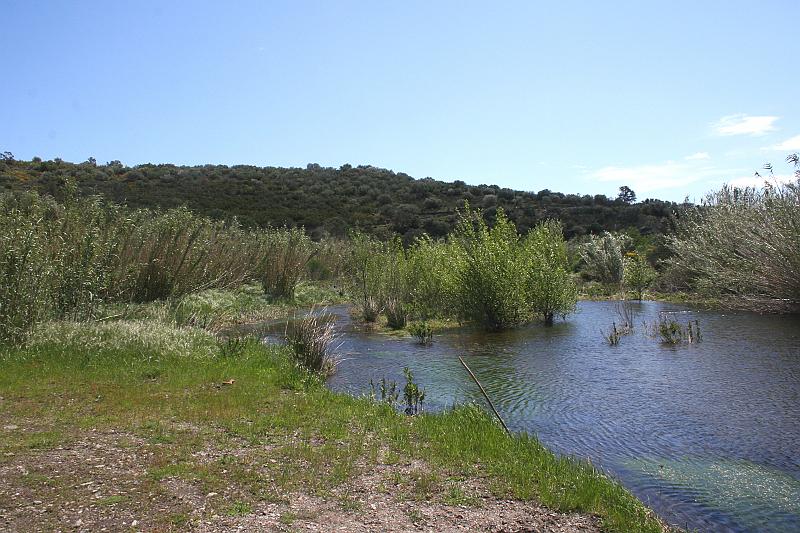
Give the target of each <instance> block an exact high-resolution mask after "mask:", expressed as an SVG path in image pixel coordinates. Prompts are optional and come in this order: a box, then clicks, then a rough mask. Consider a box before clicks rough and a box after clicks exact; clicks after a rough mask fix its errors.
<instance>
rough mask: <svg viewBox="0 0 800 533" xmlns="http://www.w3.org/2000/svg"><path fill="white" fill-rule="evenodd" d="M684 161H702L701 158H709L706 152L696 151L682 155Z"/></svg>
mask: <svg viewBox="0 0 800 533" xmlns="http://www.w3.org/2000/svg"><path fill="white" fill-rule="evenodd" d="M684 159H685V160H686V161H702V160H703V159H711V156H710V155H708V152H697V153H696V154H692V155H687V156H686V157H684Z"/></svg>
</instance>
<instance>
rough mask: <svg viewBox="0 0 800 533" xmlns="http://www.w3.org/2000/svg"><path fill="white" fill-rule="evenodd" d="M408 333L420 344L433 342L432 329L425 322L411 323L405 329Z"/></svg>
mask: <svg viewBox="0 0 800 533" xmlns="http://www.w3.org/2000/svg"><path fill="white" fill-rule="evenodd" d="M406 329H407V330H408V332H409V333H411V334H412V335H413V336H414V337H416V338H417V342H419V343H420V344H425V345H427V344H430V343H432V342H433V328H432V327H431V325H430V324H428V322H426V321H424V320H423V321H421V322H412V323H411V324H409V325H408V327H407V328H406Z"/></svg>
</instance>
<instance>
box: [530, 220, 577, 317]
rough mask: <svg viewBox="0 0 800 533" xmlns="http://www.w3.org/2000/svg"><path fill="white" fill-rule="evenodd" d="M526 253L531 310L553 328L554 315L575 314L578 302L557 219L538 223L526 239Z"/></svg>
mask: <svg viewBox="0 0 800 533" xmlns="http://www.w3.org/2000/svg"><path fill="white" fill-rule="evenodd" d="M524 252H525V260H526V262H527V266H528V268H527V272H526V278H525V279H526V289H527V290H526V293H527V296H528V299H529V302H530V304H531V308H532V311H533V312H534V313H535V314H538V315H540V316H542V317H543V318H544V322H545V324H546V325H548V326H552V325H553V319H554V317H555V315H561V316H565V315H567V314H569V313H571V312H573V311H574V310H575V306H576V305H577V302H578V291H577V288H576V286H575V282H574V280H573V279H572V276H571V274H570V270H569V259H568V257H567V247H566V243H565V242H564V235H563V232H562V229H561V224H560V223H559V222H557V221H554V220H547V221H545V222H542V223H540V224H538V225H537V226H536V228H534V229H533V230H531V232H530V233H529V234H528V236H527V237H526V239H525V243H524Z"/></svg>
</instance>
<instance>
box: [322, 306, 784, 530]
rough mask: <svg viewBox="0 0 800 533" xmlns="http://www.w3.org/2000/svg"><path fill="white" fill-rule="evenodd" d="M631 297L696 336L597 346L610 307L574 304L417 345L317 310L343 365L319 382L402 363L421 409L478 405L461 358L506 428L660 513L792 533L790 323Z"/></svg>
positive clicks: (396, 375) (390, 374)
mask: <svg viewBox="0 0 800 533" xmlns="http://www.w3.org/2000/svg"><path fill="white" fill-rule="evenodd" d="M634 305H635V306H636V308H637V310H638V312H639V318H638V319H637V320H636V324H637V325H638V324H640V323H641V322H642V321H653V320H656V319H657V318H658V315H659V313H660V312H661V311H668V312H679V313H677V314H675V315H674V316H675V317H676V318H677V319H678V320H680V321H684V320H686V321H688V320H690V319H691V320H692V321H694V320H698V321H699V323H700V327H701V329H702V331H703V334H704V340H703V342H702V343H700V344H697V345H691V346H677V347H666V346H663V345H661V344H660V343H659V342H658V341H657V340H654V339H651V338H648V337H646V336H645V335H643V334H642V333H641V330H642V329H643V328H641V327H639V328H638V331H637V332H636V333H634V334H633V335H630V336H627V337H625V338H623V339H622V342H621V343H620V345H619V346H616V347H609V346H608V345H607V344H606V343H605V342H604V341H603V339H602V336H601V334H600V331H601V330H602V329H606V328H608V326H609V325H610V323H611V321H612V320H614V318H615V316H614V311H613V308H614V304H613V302H581V303H579V308H578V313H577V314H576V315H574V316H572V317H570V318H569V320H568V321H567V322H561V323H557V324H556V326H555V327H553V328H544V327H541V326H538V325H532V326H531V327H527V328H521V329H518V330H515V331H511V332H506V333H497V334H486V333H483V332H480V331H475V330H467V329H461V330H449V331H445V332H442V333H440V334H438V335H437V336H436V338H435V340H434V344H433V346H430V347H420V346H418V345H416V344H414V343H413V341H412V340H411V339H409V338H402V337H400V338H398V337H391V336H386V335H378V334H375V333H369V332H365V331H358V330H357V329H356V328H353V327H352V323H351V322H350V318H349V316H348V313H347V309H346V308H344V307H339V308H331V309H330V311H331V312H333V313H334V314H336V316H337V317H338V320H337V323H338V327H339V328H340V331H342V332H343V333H344V334H345V335H344V338H343V341H344V344H343V345H342V348H341V352H342V353H344V354H346V355H345V358H346V360H345V361H344V362H343V363H342V364H341V365H340V367H339V370H338V372H337V374H336V375H334V376H333V377H332V378H331V380H330V381H329V386H330V387H331V388H333V389H335V390H341V391H347V392H350V393H353V394H362V393H365V392H367V391H368V389H369V381H370V379H373V380H374V381H377V380H379V379H380V378H381V377H386V378H388V379H393V380H395V381H397V382H398V384H401V383H402V381H403V373H402V369H403V367H406V366H408V367H409V368H411V369H412V370H413V371H414V374H415V377H416V380H417V382H418V383H420V385H421V386H424V387H425V388H426V389H427V398H428V399H429V401H428V402H427V408H428V409H438V408H442V407H446V406H448V405H452V404H453V403H454V402H465V401H474V402H478V403H481V404H483V402H484V400H483V398H482V397H481V394H480V392H479V391H478V389H477V387H475V385H474V383H472V381H471V379H470V378H469V376H468V375H467V373H466V372H465V371H464V369H463V368H462V367H461V364H460V363H459V362H458V356H463V357H464V358H465V359H466V360H467V362H468V364H469V365H470V367H471V368H472V370H473V371H474V372H475V374H476V375H477V376H478V379H479V380H480V381H481V383H482V384H483V385H484V387H485V388H486V390H487V391H488V393H489V395H490V396H491V398H492V400H493V401H494V403H495V405H496V406H497V407H498V410H499V411H500V413H501V415H502V416H503V418H504V419H505V420H506V422H507V423H508V424H509V426H510V427H511V428H512V429H514V430H517V431H527V432H530V433H534V434H536V435H537V436H538V437H539V439H540V440H541V441H542V442H543V443H544V444H545V445H546V446H548V447H549V448H550V449H552V450H554V451H556V452H558V453H564V454H569V455H574V456H576V457H584V458H585V457H590V458H591V459H592V462H593V463H595V464H596V465H600V466H602V467H603V468H604V469H606V470H609V471H610V472H611V473H612V474H613V475H615V476H616V477H618V478H619V479H620V481H621V482H622V483H623V484H624V485H626V486H627V487H628V488H630V489H631V490H632V491H633V492H634V493H635V494H637V495H638V496H640V497H641V498H642V499H643V500H644V501H645V502H646V503H648V504H649V505H651V507H652V508H653V509H654V510H655V511H656V512H657V513H658V514H659V515H660V516H662V517H663V518H664V519H666V520H667V521H669V522H672V523H674V524H677V525H681V526H688V527H689V528H696V529H699V530H703V531H752V530H761V531H767V530H768V531H800V508H798V506H800V494H798V489H797V479H800V464H798V444H797V443H798V442H800V424H798V415H797V413H799V412H800V320H798V319H796V318H791V317H764V316H759V315H754V314H748V313H726V314H720V313H714V312H706V311H697V310H694V309H689V308H687V307H685V306H677V305H671V304H660V303H655V302H643V303H641V304H634ZM641 458H663V460H662V459H641ZM661 465H663V468H661Z"/></svg>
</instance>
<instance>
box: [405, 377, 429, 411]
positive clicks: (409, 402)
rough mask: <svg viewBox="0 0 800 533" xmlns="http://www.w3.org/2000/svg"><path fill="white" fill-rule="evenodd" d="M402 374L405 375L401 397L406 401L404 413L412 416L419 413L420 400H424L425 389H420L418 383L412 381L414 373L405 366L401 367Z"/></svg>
mask: <svg viewBox="0 0 800 533" xmlns="http://www.w3.org/2000/svg"><path fill="white" fill-rule="evenodd" d="M403 374H404V375H405V376H406V386H405V387H403V399H404V400H405V402H406V410H405V411H406V414H407V415H410V416H414V415H416V414H419V412H420V411H421V410H422V402H423V401H424V400H425V389H420V388H419V385H417V384H416V383H414V374H412V373H411V370H410V369H409V368H408V367H406V368H404V369H403Z"/></svg>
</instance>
